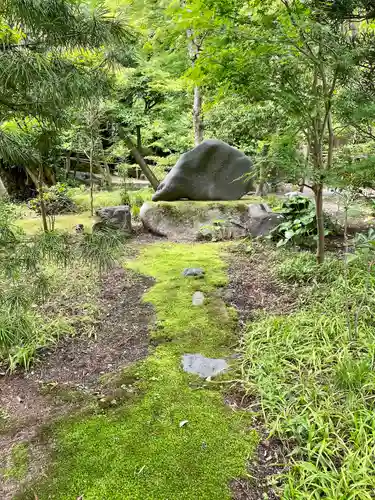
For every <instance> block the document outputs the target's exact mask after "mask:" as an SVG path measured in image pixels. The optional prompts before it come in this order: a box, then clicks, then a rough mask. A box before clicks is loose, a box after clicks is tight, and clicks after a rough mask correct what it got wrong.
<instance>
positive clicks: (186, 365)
mask: <svg viewBox="0 0 375 500" xmlns="http://www.w3.org/2000/svg"><path fill="white" fill-rule="evenodd" d="M182 367H183V369H184V371H185V372H188V373H195V374H197V375H199V376H200V377H202V378H207V377H215V375H219V373H223V372H225V370H227V368H228V363H227V362H226V361H225V359H215V358H206V357H204V356H202V355H201V354H184V355H183V356H182Z"/></svg>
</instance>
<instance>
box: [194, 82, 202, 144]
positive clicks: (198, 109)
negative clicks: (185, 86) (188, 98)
mask: <svg viewBox="0 0 375 500" xmlns="http://www.w3.org/2000/svg"><path fill="white" fill-rule="evenodd" d="M193 127H194V143H195V145H196V146H198V145H199V144H200V143H201V142H202V141H203V120H202V94H201V89H200V87H198V86H195V87H194V104H193Z"/></svg>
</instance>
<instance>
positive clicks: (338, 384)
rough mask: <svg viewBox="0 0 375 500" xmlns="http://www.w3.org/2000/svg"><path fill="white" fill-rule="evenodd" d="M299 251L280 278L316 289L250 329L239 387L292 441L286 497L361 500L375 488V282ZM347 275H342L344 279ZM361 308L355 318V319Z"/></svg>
mask: <svg viewBox="0 0 375 500" xmlns="http://www.w3.org/2000/svg"><path fill="white" fill-rule="evenodd" d="M313 259H314V257H313V256H312V255H309V254H298V255H297V256H296V255H294V256H292V257H288V258H287V259H286V260H284V262H283V263H282V264H281V265H280V266H279V271H280V274H281V276H282V278H283V279H286V280H288V281H289V282H293V283H296V282H298V283H303V282H306V283H309V284H310V285H311V284H312V283H313V286H310V288H309V295H308V296H307V297H306V296H305V303H307V305H305V306H302V307H301V309H300V310H299V311H298V312H296V313H294V314H291V315H289V316H268V317H264V318H261V319H259V320H258V321H256V322H254V323H251V324H249V325H248V328H247V331H246V335H245V337H244V345H243V348H244V362H243V367H242V368H243V382H244V386H245V387H246V390H247V392H248V393H251V394H255V395H257V396H258V397H259V400H260V404H261V411H262V415H263V417H264V419H265V421H266V423H267V426H268V428H269V429H270V431H271V434H273V435H277V436H279V437H281V438H283V439H284V440H286V441H288V442H289V446H290V447H291V448H292V449H293V454H292V456H291V458H290V459H291V462H292V464H293V466H292V467H291V469H290V472H289V473H288V475H287V477H286V482H285V488H284V492H283V498H284V499H323V498H324V499H332V500H339V499H340V500H344V499H345V500H349V499H358V500H365V499H366V500H367V499H370V498H374V491H375V490H374V489H375V466H374V457H375V413H374V402H375V401H374V399H375V372H374V368H375V293H374V291H375V276H374V275H373V274H369V273H368V268H367V266H366V264H365V263H363V262H362V261H358V260H357V261H355V262H353V263H352V264H350V265H349V268H348V272H347V273H345V272H344V264H343V263H342V262H340V261H339V260H337V259H334V258H331V259H328V260H327V264H326V266H325V268H319V270H318V269H317V268H316V265H315V263H314V261H313ZM346 275H347V276H346ZM358 311H359V314H358Z"/></svg>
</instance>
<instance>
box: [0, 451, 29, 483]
mask: <svg viewBox="0 0 375 500" xmlns="http://www.w3.org/2000/svg"><path fill="white" fill-rule="evenodd" d="M28 465H29V446H28V444H27V443H18V444H16V445H14V446H13V448H12V451H11V456H10V464H9V466H8V467H6V468H5V469H0V478H1V477H3V478H4V479H5V480H7V479H15V480H22V479H24V478H25V476H26V474H27V469H28Z"/></svg>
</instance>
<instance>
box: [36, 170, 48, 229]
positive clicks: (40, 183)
mask: <svg viewBox="0 0 375 500" xmlns="http://www.w3.org/2000/svg"><path fill="white" fill-rule="evenodd" d="M38 191H39V203H40V215H41V216H42V224H43V231H44V232H45V233H48V224H47V215H46V206H45V204H44V193H43V165H42V164H40V165H39V179H38Z"/></svg>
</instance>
